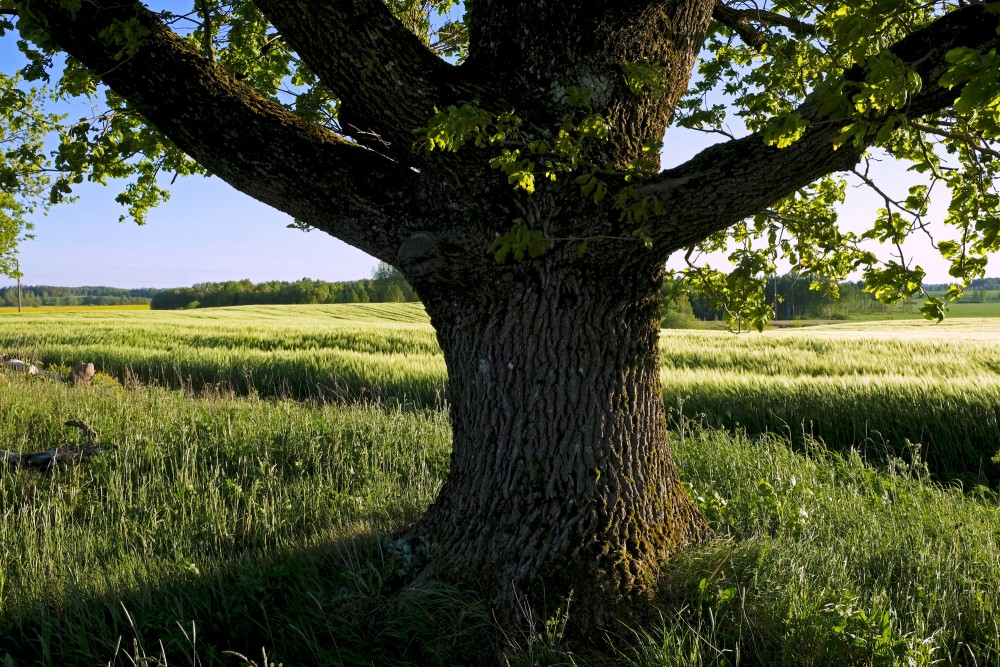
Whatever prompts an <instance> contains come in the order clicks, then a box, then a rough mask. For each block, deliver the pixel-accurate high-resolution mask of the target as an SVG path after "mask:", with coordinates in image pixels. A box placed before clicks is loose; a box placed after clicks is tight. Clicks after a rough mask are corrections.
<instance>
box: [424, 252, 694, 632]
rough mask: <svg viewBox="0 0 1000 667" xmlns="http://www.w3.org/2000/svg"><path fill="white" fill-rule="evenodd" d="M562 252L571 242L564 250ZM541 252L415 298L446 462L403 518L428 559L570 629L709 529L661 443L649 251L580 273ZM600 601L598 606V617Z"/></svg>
mask: <svg viewBox="0 0 1000 667" xmlns="http://www.w3.org/2000/svg"><path fill="white" fill-rule="evenodd" d="M565 255H569V257H572V256H573V255H572V253H565ZM577 266H578V265H574V264H573V263H572V262H571V261H570V260H569V259H568V258H567V257H565V256H563V257H560V253H553V254H552V255H550V256H549V258H548V260H547V261H545V262H542V263H541V265H540V266H538V267H536V268H534V269H532V270H531V271H530V275H529V272H525V271H522V270H519V269H518V268H517V267H500V268H498V269H497V270H496V271H495V275H494V276H493V278H492V279H490V280H483V281H481V283H480V288H479V289H476V290H470V291H469V292H468V293H466V294H463V295H460V296H458V297H457V298H454V299H452V300H447V301H446V300H440V299H431V300H429V301H428V310H429V312H430V314H431V317H432V321H433V323H434V326H435V328H436V329H437V331H438V340H439V342H440V344H441V348H442V349H443V350H444V355H445V359H446V361H447V365H448V375H449V399H450V403H451V405H450V411H451V419H452V428H453V453H452V458H451V472H450V474H449V477H448V481H447V482H446V484H445V486H444V488H443V489H442V490H441V493H440V495H439V497H438V499H437V501H436V502H435V503H434V505H433V506H432V507H431V509H430V510H429V512H428V513H427V515H426V516H425V517H424V518H423V519H422V520H421V522H420V523H419V524H418V526H417V527H416V529H415V531H416V532H417V533H418V534H421V535H427V536H429V538H430V539H431V540H432V541H433V542H434V543H436V552H435V553H436V556H435V563H434V570H433V571H434V572H435V573H438V574H444V575H446V576H447V577H448V578H450V579H458V580H459V581H462V582H466V583H469V584H472V585H474V586H476V587H478V588H480V589H481V590H485V591H489V592H490V593H491V594H492V595H493V596H494V602H495V604H496V608H497V610H498V613H499V614H500V615H507V616H508V617H509V616H510V615H511V614H513V615H515V616H520V617H521V618H520V619H519V620H524V616H525V614H526V613H529V614H530V615H531V617H532V618H534V619H535V620H538V619H544V618H546V617H547V614H549V613H551V612H552V611H553V609H555V608H556V607H557V606H558V605H559V604H560V603H561V602H562V601H563V600H565V599H566V598H567V596H569V595H570V593H571V592H572V595H573V603H572V605H571V611H572V613H571V619H572V622H573V623H575V624H576V626H577V627H578V628H580V627H588V626H592V625H593V624H598V625H600V624H602V623H605V622H607V621H609V620H611V619H613V618H614V617H615V615H616V614H618V613H620V612H621V611H622V606H623V605H625V606H628V605H630V604H632V605H634V604H641V602H642V600H643V598H644V596H645V595H648V594H649V593H651V590H652V583H653V581H654V579H655V576H656V572H657V570H658V568H659V566H660V565H661V564H662V563H664V562H665V560H666V559H667V558H668V557H669V556H670V555H671V554H673V553H675V552H676V551H677V550H678V549H681V548H683V547H685V546H687V545H690V544H692V543H694V542H697V541H698V540H700V539H701V538H703V537H704V536H705V535H707V534H708V529H707V526H706V524H705V523H704V521H703V520H702V519H701V517H700V515H699V513H698V511H697V509H696V507H695V506H694V505H693V503H692V502H691V500H690V499H689V498H688V496H687V494H686V492H685V490H684V488H683V487H682V486H681V484H680V480H679V478H678V474H677V469H676V467H675V465H674V462H673V459H672V458H671V455H670V447H669V443H668V441H667V429H666V423H665V416H664V405H663V398H662V392H661V387H660V379H659V377H660V368H659V362H658V357H657V341H658V336H659V331H660V329H659V309H658V304H659V299H658V294H659V278H660V273H661V271H662V269H661V268H660V267H659V266H658V265H657V264H650V263H649V262H648V261H645V262H644V261H642V257H641V255H640V256H639V257H638V258H637V260H635V261H633V262H629V263H626V262H622V263H621V264H618V265H616V266H614V268H611V269H608V268H606V269H605V270H604V271H603V272H601V273H582V272H580V271H579V269H578V268H577ZM609 616H610V618H609Z"/></svg>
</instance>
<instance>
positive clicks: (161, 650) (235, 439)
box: [0, 373, 1000, 667]
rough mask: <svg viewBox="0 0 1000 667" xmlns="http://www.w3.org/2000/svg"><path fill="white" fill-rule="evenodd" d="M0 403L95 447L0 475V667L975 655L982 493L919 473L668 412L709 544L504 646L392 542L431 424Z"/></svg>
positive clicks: (34, 392) (486, 622)
mask: <svg viewBox="0 0 1000 667" xmlns="http://www.w3.org/2000/svg"><path fill="white" fill-rule="evenodd" d="M0 405H2V406H4V413H5V415H6V418H5V419H4V420H3V421H2V422H0V441H2V442H3V443H4V446H5V447H8V448H13V449H22V450H29V449H31V450H34V449H44V448H46V447H50V446H53V445H55V444H58V443H61V442H64V441H65V440H67V439H70V438H75V437H77V435H76V434H75V432H72V433H67V431H72V429H67V428H65V427H63V426H62V425H61V424H62V422H63V421H64V420H65V419H68V418H76V419H83V420H84V421H87V422H88V423H90V424H91V425H92V426H94V427H95V428H96V429H97V430H98V431H99V433H100V435H101V439H102V442H103V444H104V447H105V451H104V452H103V453H102V454H101V455H100V456H99V457H97V458H94V459H90V460H88V461H86V462H84V463H82V464H78V465H76V466H73V467H67V468H60V469H57V470H54V471H51V472H49V473H45V472H38V471H29V470H15V471H0V511H2V514H3V520H2V521H0V563H2V579H0V664H3V665H5V666H6V665H13V666H16V667H22V666H25V665H32V666H34V665H60V666H62V665H133V666H134V665H144V666H149V667H152V666H157V667H161V666H166V665H191V666H196V665H198V666H208V665H241V664H247V665H249V664H257V665H263V664H272V665H277V664H279V663H283V664H284V665H287V666H291V665H301V664H308V665H372V664H392V665H452V664H495V663H496V656H498V655H500V656H502V660H501V664H503V663H506V664H511V665H536V664H537V665H554V664H579V665H587V664H596V663H597V662H598V660H599V659H600V660H602V661H603V662H604V663H605V664H607V663H615V664H633V665H643V666H650V667H652V666H654V665H662V666H667V665H723V664H740V665H831V666H832V665H930V664H969V665H989V664H996V663H997V662H998V661H1000V630H998V623H1000V598H998V596H997V591H998V590H1000V512H998V497H997V495H996V494H995V493H994V492H992V491H989V490H986V489H979V490H977V491H976V492H975V493H968V492H963V490H962V489H960V488H958V487H942V486H940V485H939V484H937V483H935V482H933V481H931V480H930V479H929V478H928V475H927V473H926V469H925V468H924V467H923V466H922V465H921V462H920V461H919V460H909V461H903V460H894V461H893V462H892V464H891V465H889V466H888V467H885V468H881V469H875V468H872V467H871V466H869V465H867V464H866V463H865V462H864V461H862V460H861V458H860V457H859V456H857V455H848V456H842V455H840V454H836V453H832V452H829V451H828V450H826V449H825V448H824V447H822V446H821V445H819V444H818V443H814V442H811V443H809V445H808V447H807V448H806V450H805V451H804V452H795V451H793V450H792V449H790V447H789V444H788V443H787V442H786V441H784V440H782V439H780V438H778V437H775V436H765V437H751V436H747V435H745V434H728V433H725V432H721V431H713V430H711V429H707V428H704V426H703V425H701V424H698V423H696V422H695V423H692V422H688V421H687V420H684V421H682V422H681V426H682V429H681V430H680V431H678V432H676V433H675V434H674V436H673V442H674V448H675V453H676V455H677V457H678V460H679V464H680V467H681V471H682V476H683V478H684V479H685V481H686V483H687V484H688V485H689V487H690V488H691V491H692V494H693V496H694V497H695V499H696V501H697V502H698V504H699V505H700V506H701V507H702V509H703V511H704V512H705V513H706V515H707V516H708V518H709V520H710V521H711V523H712V525H713V527H714V528H715V529H716V531H717V533H718V535H717V537H716V538H715V539H714V540H712V541H710V542H708V543H706V544H703V545H701V546H700V547H698V548H696V549H692V550H689V551H687V552H684V553H682V554H681V555H679V556H677V557H676V558H674V559H673V560H671V561H670V562H669V563H668V564H667V566H666V568H665V569H664V571H663V573H662V576H661V579H660V591H661V593H660V596H659V600H658V602H657V608H658V610H659V618H660V619H661V620H660V621H658V622H649V623H645V624H643V625H641V626H625V625H622V626H621V627H618V628H610V629H609V630H608V632H607V633H606V634H601V635H595V636H594V637H592V641H591V642H590V643H585V644H578V643H570V642H568V641H567V640H566V638H565V637H564V636H563V635H562V627H563V625H562V623H561V619H560V618H559V617H555V618H553V619H550V622H549V623H547V624H545V626H544V627H543V628H542V629H541V630H540V631H539V632H538V633H537V634H535V633H529V634H525V635H516V636H511V635H509V634H508V635H504V634H503V633H501V632H500V631H499V630H498V629H497V628H496V626H495V625H494V624H493V622H492V617H491V614H490V612H489V608H488V604H487V603H486V601H485V600H483V599H482V598H480V597H478V596H477V595H476V594H475V593H473V592H470V591H465V590H457V589H455V588H452V587H449V586H446V585H443V584H434V583H432V582H421V581H419V580H418V581H414V579H413V577H414V574H415V573H416V572H418V571H419V568H420V564H421V562H422V561H423V560H424V559H425V558H426V557H427V556H428V554H429V552H430V550H431V549H432V548H433V547H432V546H429V545H411V544H408V543H403V542H400V541H398V540H394V539H392V537H391V535H392V533H393V531H394V530H396V529H398V528H400V527H402V526H404V525H406V524H407V523H408V522H410V521H412V520H414V519H415V518H416V517H417V516H419V514H420V513H421V512H422V511H423V510H424V508H425V507H426V506H427V505H428V504H429V503H430V502H431V500H432V498H433V497H434V494H435V493H436V491H437V489H438V488H439V485H440V483H441V482H442V480H443V478H444V476H445V474H446V472H447V462H448V453H449V425H448V421H447V417H446V415H445V413H443V412H440V411H434V410H412V409H411V410H403V409H400V408H398V407H397V408H391V409H387V408H385V407H384V406H370V405H369V406H366V405H351V406H343V405H333V404H326V405H317V404H304V403H300V402H294V401H288V400H280V401H266V400H260V399H255V398H247V397H238V396H234V395H231V394H228V395H227V394H218V395H213V396H207V395H206V396H201V397H192V396H190V395H186V394H184V393H182V392H178V391H170V390H166V389H162V388H156V387H141V388H137V389H132V390H125V389H122V388H120V387H117V386H115V385H114V384H113V383H110V382H105V383H102V384H99V385H95V386H91V387H86V388H73V387H70V386H67V385H62V384H58V383H52V382H39V381H37V380H32V379H31V378H27V377H24V376H21V375H15V374H13V373H0ZM568 613H569V614H570V615H571V614H572V613H573V608H572V602H570V604H569V607H568ZM234 653H236V654H240V655H243V656H246V658H247V660H246V661H245V660H243V659H240V658H238V657H236V656H235V655H234ZM609 655H610V656H611V657H610V658H609V657H608V656H609ZM265 656H266V657H265ZM265 660H267V661H268V662H265ZM249 661H252V662H249Z"/></svg>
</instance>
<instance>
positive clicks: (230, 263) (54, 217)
mask: <svg viewBox="0 0 1000 667" xmlns="http://www.w3.org/2000/svg"><path fill="white" fill-rule="evenodd" d="M18 62H19V54H18V53H17V51H16V48H14V45H13V39H12V36H10V35H8V36H7V37H5V38H3V39H0V69H2V70H3V71H6V72H9V71H12V70H13V69H16V67H17V66H18V65H17V63H18ZM69 111H70V116H71V117H73V116H74V115H76V116H77V117H80V116H84V115H89V114H88V113H87V111H89V107H86V108H84V107H81V109H80V110H79V111H78V112H76V113H75V114H74V111H73V110H72V109H71V110H69ZM714 140H715V139H713V138H712V137H711V136H710V135H705V134H701V133H698V132H692V131H687V130H682V129H676V128H673V129H671V130H670V131H669V132H668V134H667V137H666V142H665V147H664V154H663V166H664V168H666V167H671V166H675V165H677V164H681V163H682V162H684V161H685V160H687V159H689V158H690V157H692V156H694V155H695V154H696V153H697V152H698V151H700V150H701V149H703V148H704V147H705V146H707V145H709V144H710V143H712V142H713V141H714ZM879 171H880V172H881V173H880V176H881V177H882V178H881V182H882V183H887V184H889V185H888V186H887V187H889V188H891V189H895V190H897V191H901V192H905V188H906V186H908V185H910V184H912V176H910V175H908V174H906V172H905V171H903V170H902V169H900V168H899V167H893V166H891V165H882V166H881V167H880V169H879ZM170 190H171V198H170V200H169V201H167V202H166V203H164V204H161V205H160V206H159V207H157V208H156V209H154V210H153V211H152V212H151V213H150V214H149V216H148V224H147V225H145V226H142V227H139V226H137V225H136V224H135V223H133V222H122V223H119V222H118V218H119V216H120V215H121V214H122V213H123V209H122V207H121V206H119V205H118V204H117V203H116V202H115V201H114V197H115V195H116V194H117V192H118V190H117V189H116V187H115V183H111V184H110V185H109V186H106V187H105V186H100V185H94V184H83V185H82V186H79V187H78V190H77V192H78V194H79V195H80V197H79V200H78V201H76V202H74V203H71V204H68V205H60V206H57V207H55V208H53V209H52V210H51V211H50V212H49V214H48V215H47V216H45V217H42V216H38V217H37V218H36V219H35V220H34V222H35V226H36V229H35V231H34V234H35V238H34V239H32V240H29V241H26V242H25V243H24V244H23V245H22V247H21V249H20V255H19V259H20V267H21V271H22V272H23V274H24V277H23V278H22V283H23V284H25V285H64V286H78V285H106V286H113V287H126V288H138V287H156V288H165V287H181V286H188V285H192V284H195V283H199V282H219V281H226V280H240V279H243V278H249V279H250V280H251V281H253V282H262V281H268V280H289V281H292V280H298V279H300V278H312V279H317V280H327V281H342V280H355V279H358V278H367V277H370V276H371V274H372V271H373V270H374V268H375V266H376V265H377V260H375V259H374V258H372V257H370V256H368V255H366V254H365V253H363V252H361V251H359V250H357V249H355V248H352V247H350V246H348V245H346V244H345V243H342V242H341V241H338V240H336V239H334V238H333V237H331V236H329V235H327V234H325V233H323V232H319V231H312V232H302V231H300V230H297V229H289V228H288V227H287V225H288V224H289V223H290V222H291V219H290V218H289V216H287V215H285V214H283V213H280V212H278V211H276V210H274V209H271V208H269V207H268V206H265V205H263V204H261V203H259V202H257V201H255V200H254V199H252V198H251V197H249V196H247V195H244V194H242V193H240V192H238V191H236V190H235V189H233V188H232V187H230V186H229V185H227V184H226V183H224V182H222V181H221V180H219V179H217V178H214V177H212V178H204V177H201V176H192V177H188V178H180V179H178V180H177V182H176V183H175V184H174V185H173V186H171V188H170ZM879 206H880V202H879V200H878V199H877V198H876V197H875V196H874V195H873V194H871V193H869V192H867V191H866V190H860V189H854V188H849V193H848V201H847V203H846V205H845V206H844V207H843V209H842V211H841V220H842V221H845V224H846V226H848V227H854V228H856V229H860V223H862V222H863V221H866V220H871V218H872V216H873V215H874V211H875V209H876V208H878V207H879ZM939 210H940V208H939ZM906 249H907V252H908V253H912V255H913V256H914V257H915V261H916V263H918V264H920V265H921V266H922V267H923V268H924V269H925V270H926V271H927V279H926V280H927V282H931V283H933V282H946V281H947V280H948V276H947V264H946V263H945V262H944V261H943V260H941V259H940V258H939V257H936V252H935V251H934V250H933V248H930V247H929V245H928V244H927V243H926V241H924V242H923V243H920V244H909V245H908V246H907V247H906ZM710 260H711V262H712V264H713V266H716V267H717V268H725V260H724V258H722V257H712V258H710ZM668 265H669V266H671V267H674V268H679V267H680V266H681V265H682V262H680V261H678V259H677V258H676V257H675V258H672V260H671V262H670V263H669V264H668ZM987 275H1000V258H994V260H993V262H992V263H991V266H990V268H989V269H988V270H987ZM12 283H13V281H11V280H10V279H7V278H5V277H0V287H3V286H6V285H9V284H12Z"/></svg>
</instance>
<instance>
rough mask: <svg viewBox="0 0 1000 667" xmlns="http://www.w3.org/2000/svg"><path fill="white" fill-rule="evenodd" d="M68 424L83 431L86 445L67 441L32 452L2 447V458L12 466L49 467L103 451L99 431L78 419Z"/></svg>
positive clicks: (72, 461)
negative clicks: (51, 447) (52, 447)
mask: <svg viewBox="0 0 1000 667" xmlns="http://www.w3.org/2000/svg"><path fill="white" fill-rule="evenodd" d="M66 426H73V427H75V428H78V429H80V430H81V431H83V433H84V435H86V436H87V443H86V444H84V445H74V444H69V443H67V444H65V445H63V446H61V447H56V448H55V449H50V450H47V451H44V452H34V453H30V454H29V453H24V454H22V453H19V452H10V451H7V450H5V449H0V460H4V461H6V462H7V465H8V466H9V467H11V468H17V467H21V468H36V469H49V468H51V467H52V466H53V465H56V464H60V465H62V464H68V463H76V462H77V461H81V460H83V459H85V458H87V457H89V456H92V455H94V454H96V453H97V452H100V451H101V448H100V446H99V442H100V440H99V438H98V437H97V431H95V430H94V429H92V428H91V427H90V426H88V425H87V424H85V423H83V422H82V421H76V420H70V421H68V422H66Z"/></svg>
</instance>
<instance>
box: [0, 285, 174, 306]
mask: <svg viewBox="0 0 1000 667" xmlns="http://www.w3.org/2000/svg"><path fill="white" fill-rule="evenodd" d="M156 292H157V290H155V289H152V288H142V289H121V288H118V287H91V286H86V287H54V286H51V285H29V286H22V287H21V305H22V306H24V307H25V308H32V307H36V306H127V305H134V304H140V305H141V304H145V303H149V301H150V299H152V298H153V296H154V295H155V294H156ZM0 305H3V306H16V305H17V288H16V287H6V288H4V289H3V290H0Z"/></svg>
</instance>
